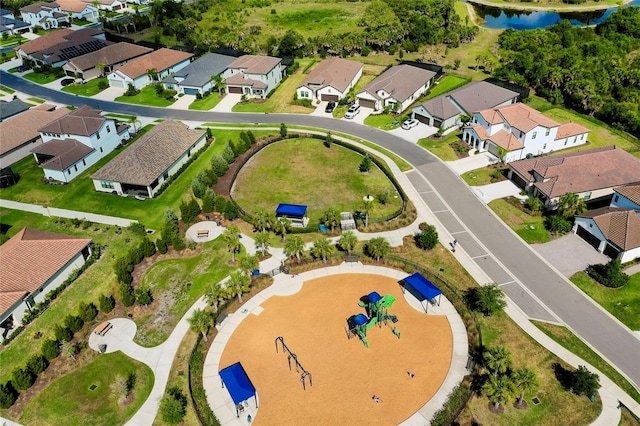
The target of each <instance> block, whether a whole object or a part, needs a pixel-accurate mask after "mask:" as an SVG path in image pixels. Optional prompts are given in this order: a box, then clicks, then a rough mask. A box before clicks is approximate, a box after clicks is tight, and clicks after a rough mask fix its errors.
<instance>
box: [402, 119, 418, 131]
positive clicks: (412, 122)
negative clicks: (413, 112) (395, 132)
mask: <svg viewBox="0 0 640 426" xmlns="http://www.w3.org/2000/svg"><path fill="white" fill-rule="evenodd" d="M418 123H420V122H419V121H418V120H416V119H415V118H411V119H409V120H406V121H405V122H403V123H402V128H403V129H404V130H409V129H412V128H414V127H416V126H417V125H418Z"/></svg>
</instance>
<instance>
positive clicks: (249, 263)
mask: <svg viewBox="0 0 640 426" xmlns="http://www.w3.org/2000/svg"><path fill="white" fill-rule="evenodd" d="M259 266H260V264H259V263H258V258H257V257H255V256H253V255H250V254H245V255H244V256H241V257H240V269H242V271H243V272H244V273H245V274H247V275H251V271H253V270H255V269H258V267H259Z"/></svg>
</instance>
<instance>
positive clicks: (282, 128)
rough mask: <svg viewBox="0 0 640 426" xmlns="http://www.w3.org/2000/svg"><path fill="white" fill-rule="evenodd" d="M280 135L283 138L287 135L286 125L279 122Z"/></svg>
mask: <svg viewBox="0 0 640 426" xmlns="http://www.w3.org/2000/svg"><path fill="white" fill-rule="evenodd" d="M280 136H282V137H283V138H284V137H285V136H287V125H286V124H284V123H280Z"/></svg>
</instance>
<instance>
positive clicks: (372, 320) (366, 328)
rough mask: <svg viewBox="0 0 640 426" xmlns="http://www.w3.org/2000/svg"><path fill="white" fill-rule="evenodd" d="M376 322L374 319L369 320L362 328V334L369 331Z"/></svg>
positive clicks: (376, 319)
mask: <svg viewBox="0 0 640 426" xmlns="http://www.w3.org/2000/svg"><path fill="white" fill-rule="evenodd" d="M377 322H378V318H376V317H373V318H371V319H370V320H369V322H368V323H367V324H366V325H365V326H364V332H365V333H366V332H367V331H369V329H370V328H371V327H373V326H374V324H375V323H377Z"/></svg>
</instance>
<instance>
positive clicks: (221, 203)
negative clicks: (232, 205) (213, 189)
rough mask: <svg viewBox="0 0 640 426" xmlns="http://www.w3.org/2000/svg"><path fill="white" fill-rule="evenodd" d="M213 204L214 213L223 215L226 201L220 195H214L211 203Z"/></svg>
mask: <svg viewBox="0 0 640 426" xmlns="http://www.w3.org/2000/svg"><path fill="white" fill-rule="evenodd" d="M213 204H214V206H215V208H216V211H217V212H219V213H223V212H224V210H225V209H226V208H227V199H226V198H224V197H223V196H222V195H216V196H215V198H214V201H213Z"/></svg>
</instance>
